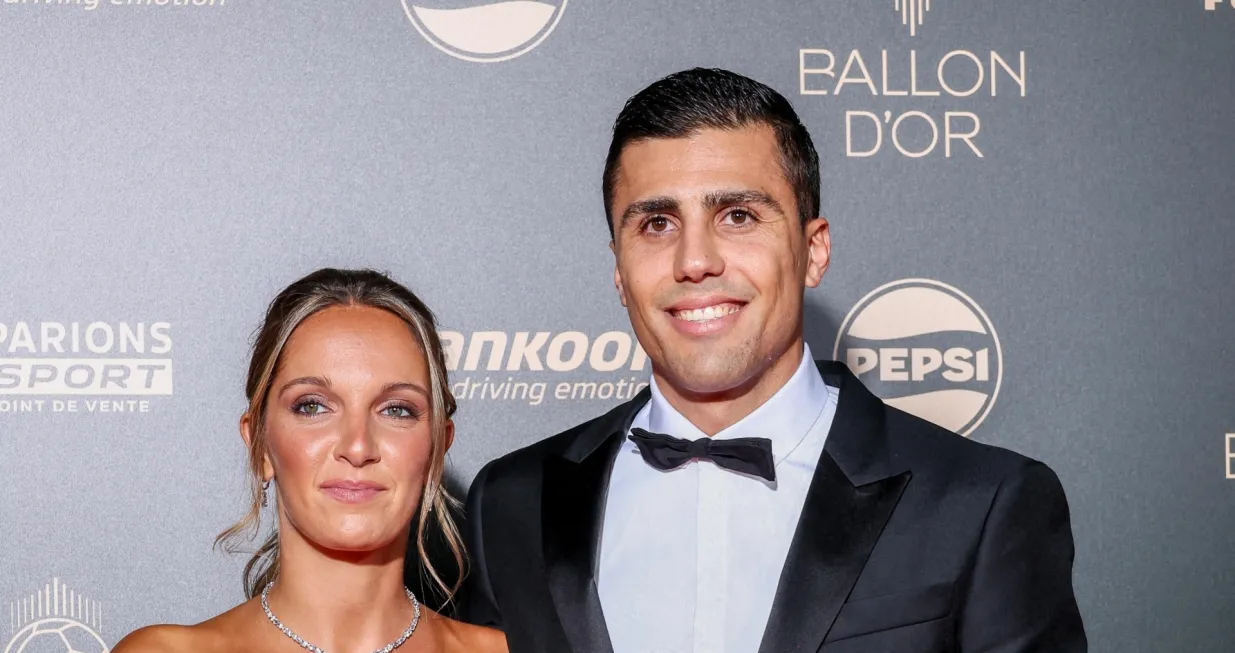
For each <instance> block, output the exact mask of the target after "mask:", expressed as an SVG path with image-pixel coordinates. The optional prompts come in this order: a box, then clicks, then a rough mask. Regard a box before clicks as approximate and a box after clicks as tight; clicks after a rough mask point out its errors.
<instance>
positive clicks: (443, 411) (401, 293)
mask: <svg viewBox="0 0 1235 653" xmlns="http://www.w3.org/2000/svg"><path fill="white" fill-rule="evenodd" d="M333 306H369V307H372V308H379V309H382V310H385V311H389V312H390V313H393V314H394V315H396V316H398V317H399V318H401V319H402V320H403V321H404V322H406V323H407V325H408V327H409V328H410V330H411V332H412V335H413V336H415V338H416V340H417V342H418V343H419V345H420V348H421V350H422V351H423V352H424V355H425V359H426V360H427V361H428V365H429V392H430V397H429V399H430V401H429V403H430V408H429V424H430V431H431V433H432V440H433V444H432V450H431V453H430V458H429V470H428V473H427V474H426V475H425V486H424V493H423V494H422V496H421V501H420V510H419V513H418V518H417V521H416V552H417V558H418V559H419V560H420V563H421V565H423V568H424V571H425V572H426V574H427V575H428V578H429V579H430V580H431V581H432V582H433V584H434V585H436V587H437V589H439V590H440V591H441V592H442V593H443V595H444V598H445V599H446V600H447V601H449V600H450V599H451V597H453V596H454V594H455V592H457V591H458V589H459V585H460V583H461V582H462V574H460V577H459V579H458V580H456V581H455V582H454V583H453V584H450V583H447V582H446V581H445V580H444V579H443V578H442V576H441V574H440V573H439V572H438V570H437V569H435V568H434V566H433V563H432V562H431V561H430V560H429V555H428V554H427V552H426V551H425V538H426V534H427V533H428V532H429V529H430V527H436V528H437V530H438V531H439V532H440V533H441V536H442V538H443V539H444V541H445V543H446V545H447V547H448V548H449V549H450V552H451V554H452V555H453V557H454V562H455V565H456V568H457V569H458V570H459V571H462V570H463V568H464V567H463V565H464V552H463V542H462V538H461V537H460V535H459V529H458V527H457V526H455V523H454V520H452V519H451V517H450V511H449V510H448V509H447V508H448V507H450V508H457V507H458V501H457V500H456V499H455V498H454V497H452V496H450V494H449V492H447V490H446V488H445V486H444V485H443V484H442V476H443V472H444V471H445V467H446V447H447V446H448V443H447V421H448V420H449V419H450V417H451V416H452V415H454V412H455V398H454V395H452V394H451V392H450V384H449V382H448V380H447V374H446V356H445V353H444V352H443V350H442V343H441V340H440V339H439V338H438V335H437V323H436V320H435V319H434V317H433V312H432V311H430V310H429V308H428V307H427V306H425V304H424V302H422V301H420V298H418V297H416V295H415V294H413V293H412V291H410V290H408V289H407V288H405V287H404V286H402V285H400V284H398V283H396V282H395V281H393V280H391V279H390V278H389V277H387V276H386V275H384V274H382V273H380V272H374V271H372V270H336V269H333V268H325V269H321V270H318V271H316V272H314V273H312V274H310V275H308V276H306V277H304V278H303V279H300V280H299V281H296V282H295V283H293V284H292V285H290V286H288V287H287V288H285V289H283V292H280V293H279V294H278V296H277V297H275V298H274V301H272V302H270V308H269V309H268V310H267V311H266V319H265V321H263V322H262V326H261V328H260V329H259V330H258V332H257V337H256V338H255V340H254V342H253V354H252V358H251V359H250V361H249V373H248V378H247V380H246V382H245V396H246V397H247V398H248V400H249V408H248V411H247V414H248V415H249V416H250V422H251V427H250V429H251V437H250V440H249V471H250V472H251V473H250V481H251V483H250V485H251V488H250V490H251V495H252V500H251V502H250V505H249V511H248V513H247V514H245V516H244V517H242V518H241V519H240V521H238V522H236V523H235V524H233V525H232V526H231V527H230V528H228V529H227V530H225V531H223V532H222V533H220V534H219V536H218V537H217V538H215V544H216V545H222V546H223V547H224V548H225V549H226V550H228V551H232V552H235V551H238V550H239V549H240V548H241V547H242V546H243V544H244V543H245V542H248V541H251V540H252V538H253V537H254V536H255V535H256V534H257V533H259V532H260V530H261V512H262V511H261V506H262V496H263V493H264V489H263V486H262V484H263V471H262V470H263V460H264V459H265V456H266V453H267V448H266V424H265V421H266V420H265V418H266V403H267V400H268V396H269V394H270V387H271V384H272V383H273V382H274V377H275V375H276V373H277V371H278V367H279V362H280V358H281V356H282V354H283V348H284V346H285V345H286V344H287V340H288V338H290V337H291V335H292V332H293V331H295V330H296V327H298V326H300V324H301V323H303V322H304V321H305V319H307V318H308V317H309V316H311V315H313V314H315V313H318V312H320V311H322V310H325V309H327V308H330V307H333ZM431 520H432V521H431ZM278 575H279V534H278V532H277V531H276V532H274V533H272V534H271V535H270V536H269V537H268V538H266V540H265V542H263V543H262V545H261V546H260V547H258V549H257V551H256V552H255V553H254V554H253V557H252V558H250V559H249V562H248V564H246V565H245V567H244V579H243V580H244V589H245V596H247V597H249V598H252V597H254V596H256V595H257V594H259V593H261V591H262V588H264V587H265V586H266V584H267V583H269V582H271V581H274V580H275V579H276V578H277V577H278Z"/></svg>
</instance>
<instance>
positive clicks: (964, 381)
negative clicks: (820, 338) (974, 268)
mask: <svg viewBox="0 0 1235 653" xmlns="http://www.w3.org/2000/svg"><path fill="white" fill-rule="evenodd" d="M832 357H833V358H834V359H836V360H839V361H843V362H844V363H845V364H846V365H847V366H848V367H849V369H850V370H852V371H853V373H854V375H856V376H857V377H858V378H859V379H861V380H862V382H863V383H864V384H865V385H866V387H868V388H870V390H871V391H872V392H874V393H875V394H877V395H879V396H880V397H882V398H883V400H884V402H885V403H887V404H888V405H890V406H893V407H895V408H899V409H901V410H903V411H905V412H907V413H911V414H913V415H917V416H918V417H921V418H923V419H926V420H929V421H931V422H934V423H935V424H938V425H940V426H942V427H944V428H946V429H948V430H951V431H955V432H957V433H959V434H961V435H964V436H966V437H968V436H969V435H970V434H971V433H973V431H974V429H976V428H978V426H979V425H980V424H981V423H982V421H983V420H985V419H986V417H987V415H989V414H990V412H991V408H992V407H993V406H994V405H995V400H996V399H997V398H998V397H999V387H1000V384H1001V382H1002V380H1003V349H1002V348H1001V347H1000V345H999V336H998V334H996V333H995V327H994V325H993V324H991V321H990V318H989V317H987V315H986V312H985V311H983V310H982V307H980V306H978V304H977V302H975V301H974V300H973V299H972V298H971V297H969V295H966V294H965V293H963V292H961V291H960V290H959V289H957V288H955V287H953V286H950V285H948V284H946V283H942V282H939V281H935V280H933V279H902V280H900V281H893V282H891V283H888V284H884V285H882V286H880V287H878V288H876V289H875V290H873V291H871V292H870V293H868V294H867V295H866V296H865V297H863V298H862V299H861V300H859V301H858V303H857V304H855V305H854V307H853V308H852V309H850V311H849V314H848V315H846V316H845V320H844V322H842V323H841V327H840V330H839V331H838V332H837V334H836V344H835V346H834V347H833V350H832Z"/></svg>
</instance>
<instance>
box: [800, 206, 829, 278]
mask: <svg viewBox="0 0 1235 653" xmlns="http://www.w3.org/2000/svg"><path fill="white" fill-rule="evenodd" d="M803 233H804V235H805V236H806V287H808V288H815V287H817V286H818V285H819V282H820V281H822V280H823V274H824V273H825V272H827V271H828V264H829V263H830V262H831V261H832V230H831V229H829V228H828V220H827V218H822V217H820V218H815V219H814V220H811V221H810V222H807V223H806V226H805V227H804V228H803Z"/></svg>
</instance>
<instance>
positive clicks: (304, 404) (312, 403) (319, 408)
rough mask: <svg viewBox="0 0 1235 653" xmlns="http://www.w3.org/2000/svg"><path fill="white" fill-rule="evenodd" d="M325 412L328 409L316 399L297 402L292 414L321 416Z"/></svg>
mask: <svg viewBox="0 0 1235 653" xmlns="http://www.w3.org/2000/svg"><path fill="white" fill-rule="evenodd" d="M325 411H326V407H325V406H323V405H322V403H321V402H320V401H316V400H314V399H309V400H306V401H300V402H297V403H296V405H295V406H292V412H295V413H299V414H301V415H310V416H312V415H321V414H322V413H324V412H325Z"/></svg>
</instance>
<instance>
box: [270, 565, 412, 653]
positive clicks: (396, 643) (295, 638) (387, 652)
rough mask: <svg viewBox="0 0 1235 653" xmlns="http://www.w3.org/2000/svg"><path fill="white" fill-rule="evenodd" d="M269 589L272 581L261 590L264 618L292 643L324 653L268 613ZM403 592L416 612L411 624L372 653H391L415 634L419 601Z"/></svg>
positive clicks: (409, 591) (408, 593) (410, 594)
mask: <svg viewBox="0 0 1235 653" xmlns="http://www.w3.org/2000/svg"><path fill="white" fill-rule="evenodd" d="M271 587H274V581H271V582H269V583H266V589H263V590H262V610H265V611H266V618H267V619H269V620H270V623H272V624H274V625H275V628H278V629H279V630H280V631H282V632H283V634H284V635H287V636H288V637H290V638H292V641H293V642H296V643H297V644H299V645H300V647H301V648H304V649H308V650H310V651H313V653H326V652H325V651H323V650H322V649H320V648H318V647H316V646H314V645H312V644H310V643H308V642H306V641H305V640H304V639H303V638H301V637H300V635H297V634H296V633H294V632H292V629H291V628H288V627H287V626H284V625H283V622H282V621H279V618H278V617H276V616H274V613H273V612H271V611H270V604H269V603H267V602H266V595H267V594H269V593H270V588H271ZM403 591H404V592H407V600H409V601H411V602H412V609H413V610H415V611H416V613H415V614H414V615H413V616H412V623H411V625H410V626H408V627H407V630H405V631H403V634H402V635H399V639H396V640H395V641H393V642H391V643H389V644H387V645H386V646H384V647H383V648H379V649H377V650H376V651H374V652H373V653H390V652H391V651H393V650H395V649H397V648H399V647H400V646H402V645H403V642H406V641H407V638H409V637H411V636H412V633H414V632H416V624H418V623H420V601H417V600H416V595H415V594H412V590H409V589H407V588H406V587H405V588H403Z"/></svg>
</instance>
